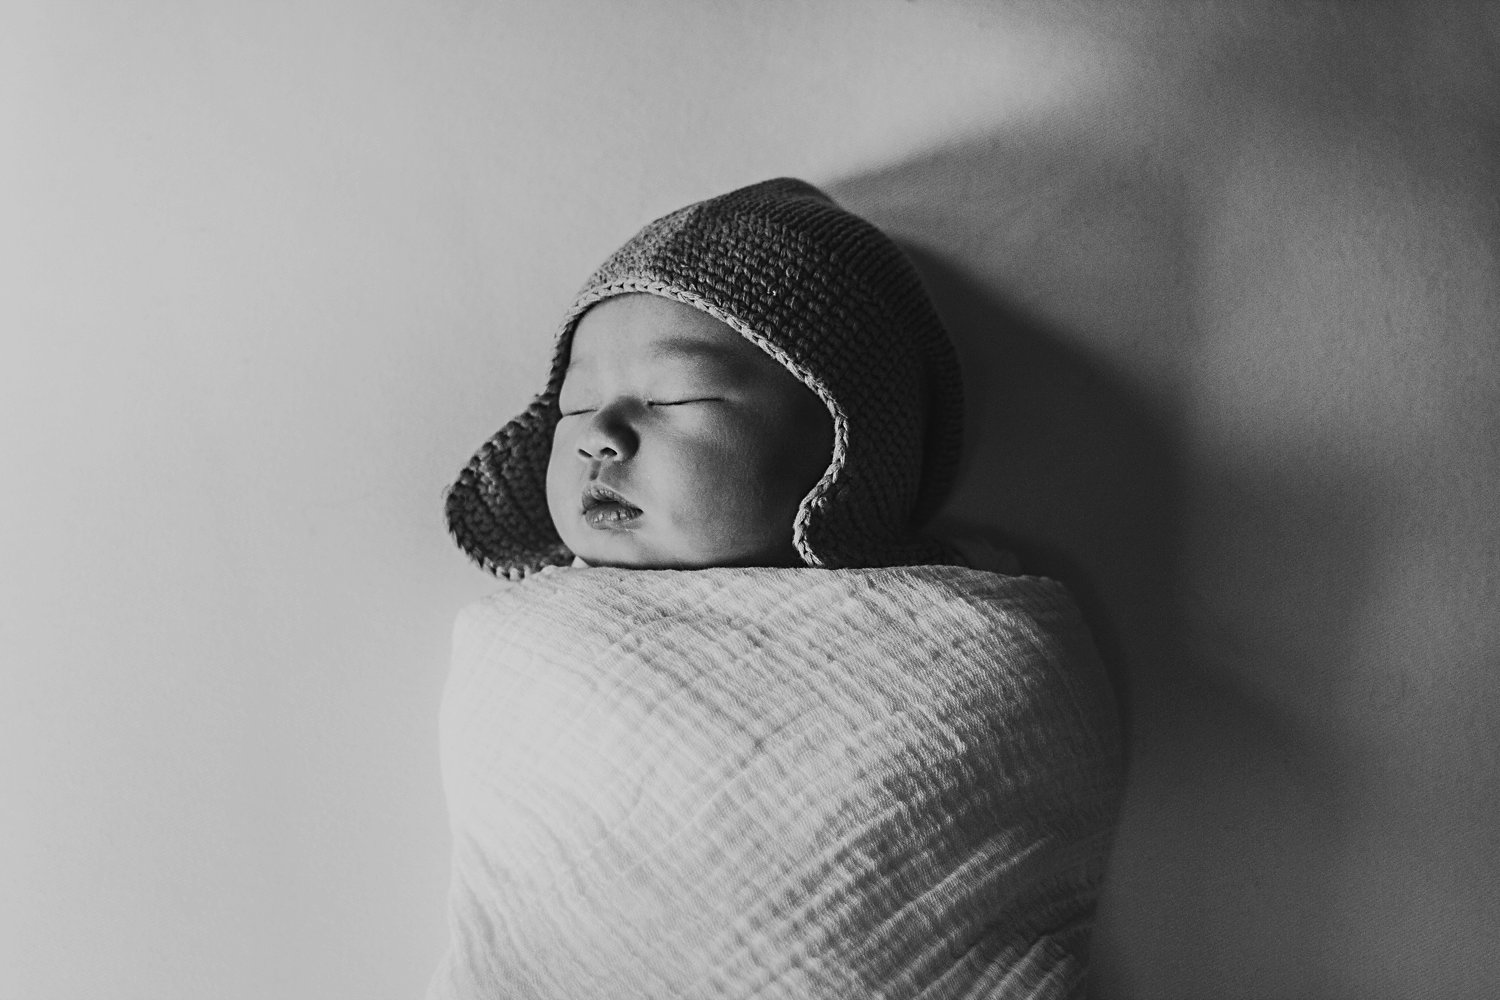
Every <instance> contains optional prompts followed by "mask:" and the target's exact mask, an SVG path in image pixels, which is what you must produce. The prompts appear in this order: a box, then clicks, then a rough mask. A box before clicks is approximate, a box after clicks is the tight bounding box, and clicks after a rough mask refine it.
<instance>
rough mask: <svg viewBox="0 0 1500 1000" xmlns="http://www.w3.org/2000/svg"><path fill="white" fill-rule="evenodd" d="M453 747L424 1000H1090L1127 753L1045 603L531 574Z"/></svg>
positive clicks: (469, 643) (1094, 677) (714, 573)
mask: <svg viewBox="0 0 1500 1000" xmlns="http://www.w3.org/2000/svg"><path fill="white" fill-rule="evenodd" d="M441 724H442V752H443V775H444V785H445V790H446V793H447V796H448V805H449V814H450V815H449V818H450V823H451V825H452V829H453V835H454V846H453V872H452V878H453V882H452V890H451V896H450V912H449V922H450V931H451V933H452V944H451V946H450V949H449V952H448V954H447V955H446V956H445V958H444V960H443V962H442V964H441V966H440V967H439V969H438V971H437V974H436V975H435V976H434V978H433V981H432V984H431V987H430V988H429V992H428V998H429V1000H480V998H485V1000H489V998H506V1000H520V998H537V1000H587V998H601V1000H604V998H608V1000H628V998H636V997H639V998H650V1000H678V998H681V1000H688V998H692V1000H707V998H715V1000H739V998H744V1000H749V998H756V1000H769V998H798V1000H824V998H827V1000H834V998H837V1000H848V998H866V997H881V998H892V1000H895V998H900V1000H909V998H910V1000H915V998H924V1000H938V998H960V997H962V998H981V997H984V998H990V997H1060V996H1074V995H1081V992H1082V985H1083V977H1084V973H1085V969H1086V957H1087V938H1088V932H1089V929H1090V926H1091V919H1092V911H1093V906H1094V902H1095V900H1096V898H1097V894H1098V888H1099V883H1100V880H1101V878H1102V873H1103V866H1104V860H1105V855H1106V851H1107V847H1108V841H1109V836H1110V833H1111V831H1112V828H1113V824H1114V819H1115V815H1116V811H1117V808H1118V800H1119V794H1120V781H1121V776H1120V750H1119V736H1118V730H1117V725H1116V716H1115V708H1114V703H1113V701H1112V699H1111V696H1110V691H1109V687H1108V684H1107V682H1106V679H1105V677H1104V673H1103V671H1102V669H1101V667H1100V665H1099V663H1098V659H1097V657H1096V655H1095V652H1094V649H1093V645H1092V643H1091V640H1090V637H1089V634H1088V631H1087V629H1086V628H1085V627H1084V624H1083V622H1082V620H1081V618H1080V617H1079V614H1078V611H1077V609H1076V607H1075V606H1074V604H1073V602H1072V600H1071V598H1070V597H1069V596H1068V593H1067V591H1066V590H1065V589H1064V588H1063V587H1062V586H1061V585H1060V584H1057V583H1055V582H1053V581H1049V580H1042V579H1039V578H1034V577H1004V576H997V575H995V574H990V573H983V572H979V571H975V570H967V569H961V568H957V567H942V566H923V567H905V568H897V569H871V570H862V569H850V570H812V569H785V570H782V569H711V570H695V571H629V570H613V569H599V568H594V569H554V570H546V571H544V572H542V573H539V574H536V575H533V576H532V577H530V578H528V579H526V580H524V581H521V582H517V583H512V584H509V585H507V586H506V587H505V588H504V589H502V590H501V591H500V592H498V593H496V594H495V595H493V596H492V597H490V598H487V599H485V600H484V601H482V602H480V603H478V604H476V605H474V606H472V607H470V608H468V609H466V610H465V611H464V612H463V613H462V614H461V615H460V617H459V620H458V623H457V626H456V628H455V637H454V661H453V668H452V672H451V674H450V677H449V682H448V687H447V690H446V692H445V695H444V702H443V709H442V720H441Z"/></svg>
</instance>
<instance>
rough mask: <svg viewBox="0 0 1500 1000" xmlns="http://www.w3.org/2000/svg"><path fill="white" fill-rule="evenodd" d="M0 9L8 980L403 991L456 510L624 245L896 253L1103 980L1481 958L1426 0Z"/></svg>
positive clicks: (0, 452) (1495, 393) (1489, 205)
mask: <svg viewBox="0 0 1500 1000" xmlns="http://www.w3.org/2000/svg"><path fill="white" fill-rule="evenodd" d="M1374 6H1375V7H1376V9H1375V10H1374V12H1372V11H1371V7H1370V6H1366V5H1359V6H1357V7H1356V6H1352V5H1342V4H1335V3H1331V2H1330V3H1307V4H1300V5H1297V4H1287V3H1273V2H1269V0H1268V2H1265V3H1253V4H1251V3H1247V4H1227V3H1224V4H1207V3H1205V4H1198V5H1193V6H1192V7H1190V8H1188V9H1187V10H1184V7H1183V5H1175V4H1170V3H1165V2H1160V0H1158V2H1151V3H1141V4H1116V5H1105V4H1090V3H1084V2H1077V3H1072V4H1061V5H1059V4H1050V3H1040V2H1034V0H1029V2H1013V3H1005V2H1002V0H991V2H981V0H968V2H961V0H947V2H937V0H932V2H917V3H911V2H898V0H877V2H868V0H865V2H855V0H842V2H828V3H822V4H817V5H812V4H804V3H799V2H793V0H757V2H750V0H732V2H731V0H716V2H714V3H702V2H697V0H655V2H652V3H649V4H644V3H631V4H626V3H617V2H611V0H573V2H566V3H551V4H543V3H530V4H522V3H518V2H500V0H492V2H489V3H484V2H479V0H447V2H441V3H439V2H429V3H417V2H415V0H408V2H395V0H379V2H361V3H355V2H353V0H328V2H323V3H307V4H293V3H286V2H272V3H257V4H250V3H239V4H228V3H220V4H207V3H201V4H188V3H182V2H167V0H156V2H137V3H131V4H109V3H102V2H93V3H89V2H83V0H73V2H69V0H45V2H43V0H34V2H30V3H27V2H18V0H7V2H6V4H5V5H4V6H3V7H0V136H3V137H4V138H3V142H0V324H3V326H0V335H3V337H4V340H3V346H4V354H3V358H4V361H3V364H0V469H3V470H4V476H5V479H4V491H3V494H0V496H3V497H4V500H3V505H4V506H3V507H0V513H3V515H4V517H3V520H0V566H3V571H0V588H3V592H0V838H3V841H0V997H4V998H6V1000H9V998H10V997H12V996H13V997H17V998H27V1000H32V998H37V1000H65V998H66V1000H72V998H82V997H86V996H109V997H112V998H121V1000H125V998H137V997H139V998H151V1000H177V998H181V1000H188V998H193V1000H197V998H200V997H205V996H213V997H222V998H226V1000H234V998H240V997H244V998H251V997H254V998H277V1000H297V998H324V997H342V996H349V997H362V998H367V997H370V998H373V997H390V998H399V997H411V996H414V995H417V994H418V993H419V992H420V990H421V987H422V985H423V984H424V982H425V979H426V976H427V974H428V972H429V970H430V969H431V967H432V965H433V963H434V962H435V960H436V957H437V954H438V951H439V950H440V948H441V946H442V941H443V934H444V929H443V927H442V923H441V918H442V910H441V903H442V894H443V889H444V879H445V869H444V866H445V861H446V850H447V846H446V841H445V836H446V834H445V829H444V818H443V815H442V803H441V798H440V790H439V787H438V781H437V771H436V733H435V718H436V706H437V698H438V693H439V689H440V685H441V680H442V673H443V670H444V666H445V656H446V644H447V629H448V624H449V621H450V619H451V617H452V614H453V612H454V611H455V610H456V609H457V608H458V607H459V606H460V605H461V604H463V603H464V602H466V601H467V600H469V599H471V598H472V597H474V596H476V595H478V594H480V593H482V592H484V591H485V590H486V589H487V587H488V583H487V580H486V578H485V577H483V576H482V575H480V574H479V573H478V572H477V571H474V570H472V569H470V568H469V567H468V566H467V565H466V563H465V562H464V561H463V559H462V557H461V556H460V555H459V554H458V553H457V551H456V550H455V549H453V548H452V547H451V546H450V545H449V544H448V542H447V540H446V537H445V535H444V532H443V526H442V523H441V517H440V508H441V491H442V489H443V487H444V486H445V485H446V483H447V482H448V480H449V478H450V477H451V475H452V474H453V473H454V472H455V471H456V469H457V468H458V467H459V466H460V465H462V463H463V461H464V460H465V459H466V458H467V456H468V454H469V452H470V451H471V450H472V448H473V447H474V446H476V445H477V444H478V443H479V441H480V440H482V439H483V438H484V437H485V436H486V435H487V434H489V433H490V432H491V431H492V430H493V429H494V428H495V427H496V426H498V425H499V423H501V422H503V420H504V419H505V418H506V417H508V416H509V415H510V414H511V413H512V411H514V410H516V409H517V408H519V406H520V405H521V404H522V403H523V402H524V400H525V399H526V397H527V396H528V395H529V393H530V392H531V391H532V389H533V388H534V387H535V385H536V383H537V380H538V379H539V378H540V377H541V374H542V370H543V365H544V361H545V356H546V353H547V341H548V337H549V336H550V333H551V328H552V325H553V323H554V321H555V319H556V317H557V315H558V313H559V312H560V310H561V309H562V308H563V307H564V306H565V304H566V302H567V301H568V299H569V298H570V295H571V292H572V290H573V289H574V287H575V286H576V285H577V284H578V283H579V282H580V281H581V280H582V278H583V277H584V276H585V275H586V273H587V272H588V270H589V269H590V268H591V267H592V266H593V265H594V264H595V263H597V262H598V260H599V259H600V258H601V257H602V256H603V255H604V254H605V253H607V252H608V251H609V250H610V249H612V248H613V247H614V246H615V245H616V244H617V243H618V242H619V241H620V240H622V239H623V238H624V237H625V236H627V235H629V233H630V232H632V231H633V230H634V229H635V228H636V227H637V226H638V225H640V224H641V223H643V222H644V221H646V220H648V219H649V218H651V217H653V216H654V215H656V214H659V213H660V212H662V211H665V210H667V209H670V208H673V207H676V206H677V205H679V204H681V203H684V202H686V201H689V200H692V199H695V198H698V197H701V196H705V195H708V194H711V193H715V192H718V191H720V190H725V189H727V188H729V187H731V186H734V185H737V184H740V183H745V182H749V181H753V180H758V179H761V178H763V177H766V176H772V175H778V174H795V175H801V176H805V177H807V178H809V179H811V180H814V181H817V182H820V183H823V184H825V185H827V186H829V187H830V188H831V189H832V190H833V191H834V192H836V193H837V194H839V195H840V196H841V197H842V198H843V199H844V200H845V201H846V202H847V203H848V204H850V205H851V206H852V207H855V208H856V209H857V210H859V211H861V212H864V213H865V214H867V215H869V216H870V217H872V218H874V219H876V220H877V221H879V222H881V223H882V224H884V225H886V226H887V227H888V228H890V229H891V230H892V231H893V232H894V233H896V234H897V235H899V236H901V237H902V238H904V239H906V240H908V241H910V242H911V243H912V244H913V245H914V246H915V247H917V248H918V250H919V251H920V252H921V261H922V265H923V267H924V269H925V270H926V271H927V273H928V275H929V277H930V279H931V282H932V285H933V288H934V291H935V293H936V295H937V297H938V299H939V304H940V306H941V308H942V309H943V311H944V313H945V315H946V316H947V317H948V318H949V320H950V322H951V324H952V326H953V328H954V334H955V337H956V339H957V340H958V341H959V343H960V348H961V350H962V352H963V354H964V356H965V359H966V361H967V362H968V367H969V373H970V380H971V389H972V392H971V396H972V397H973V398H972V399H971V403H970V413H971V417H972V418H973V422H974V426H973V428H972V433H971V450H970V456H969V467H968V468H969V471H968V474H967V478H966V479H965V482H964V485H963V488H962V490H961V491H960V494H959V496H958V497H957V498H956V499H955V502H954V505H953V507H954V514H955V516H956V517H958V518H960V519H963V520H968V521H970V522H974V523H977V524H979V525H982V526H984V527H986V528H989V529H991V530H994V531H996V532H998V533H1000V534H1002V535H1005V536H1007V537H1009V538H1011V539H1012V540H1013V541H1015V542H1016V544H1017V545H1018V546H1019V547H1020V548H1021V549H1022V551H1023V552H1025V553H1026V554H1027V555H1028V557H1029V558H1030V559H1031V561H1032V565H1033V566H1035V567H1037V568H1040V569H1043V570H1047V571H1051V572H1056V573H1059V574H1060V575H1063V576H1064V577H1065V578H1067V579H1068V580H1069V582H1071V583H1073V584H1074V585H1075V586H1076V587H1077V588H1078V590H1079V592H1080V594H1081V595H1082V596H1083V598H1084V599H1085V601H1086V603H1087V604H1088V605H1089V607H1090V609H1091V613H1092V614H1093V615H1094V617H1095V619H1096V621H1097V622H1098V624H1099V628H1100V633H1101V638H1102V640H1103V642H1104V644H1105V646H1106V648H1107V649H1108V651H1109V653H1110V656H1111V659H1112V662H1113V663H1114V664H1115V666H1116V668H1117V671H1118V673H1119V675H1120V678H1121V683H1122V686H1123V687H1124V688H1125V689H1126V690H1127V691H1128V699H1129V704H1130V709H1131V713H1130V714H1131V733H1132V749H1133V755H1134V772H1133V776H1132V780H1133V783H1132V788H1131V794H1130V798H1129V801H1128V802H1127V807H1126V814H1125V818H1124V824H1123V826H1122V830H1121V836H1120V841H1119V845H1118V850H1117V852H1116V859H1115V866H1114V869H1113V872H1112V876H1111V883H1110V886H1109V892H1108V894H1107V896H1106V900H1105V904H1104V908H1103V913H1102V917H1103V922H1102V928H1101V933H1100V937H1099V951H1100V956H1099V957H1100V963H1099V964H1100V976H1099V982H1098V984H1097V986H1098V989H1097V992H1098V993H1099V995H1101V996H1105V997H1172V996H1181V997H1201V996H1220V997H1232V996H1243V997H1266V996H1350V997H1356V996H1358V997H1386V996H1388V997H1393V998H1394V997H1405V996H1411V995H1416V994H1418V993H1422V992H1424V990H1425V991H1430V994H1429V995H1433V996H1465V995H1467V996H1478V995H1483V994H1486V993H1494V992H1496V990H1497V987H1500V958H1496V957H1495V954H1494V951H1495V950H1494V948H1493V947H1492V944H1493V942H1494V941H1495V940H1496V939H1497V938H1500V883H1497V878H1500V874H1497V873H1500V833H1497V831H1500V778H1497V774H1500V766H1497V765H1500V760H1497V750H1496V747H1497V745H1500V682H1497V679H1496V677H1497V668H1500V615H1497V595H1500V540H1497V531H1496V529H1495V527H1494V520H1495V519H1494V515H1493V511H1494V510H1495V509H1497V508H1500V449H1497V447H1496V440H1497V431H1500V359H1497V345H1496V338H1495V330H1496V322H1497V319H1500V235H1497V234H1500V208H1497V205H1496V202H1495V198H1494V192H1495V191H1496V190H1497V183H1496V182H1497V181H1500V177H1497V171H1496V167H1495V164H1496V163H1500V155H1497V154H1500V79H1497V70H1496V66H1497V61H1496V53H1497V38H1496V36H1497V32H1500V24H1497V22H1496V18H1495V16H1494V15H1493V14H1485V13H1482V11H1483V8H1482V6H1481V5H1479V4H1474V5H1472V6H1470V7H1461V6H1457V5H1451V6H1450V5H1446V4H1431V3H1429V4H1425V5H1423V4H1418V3H1415V2H1413V3H1409V4H1384V5H1374Z"/></svg>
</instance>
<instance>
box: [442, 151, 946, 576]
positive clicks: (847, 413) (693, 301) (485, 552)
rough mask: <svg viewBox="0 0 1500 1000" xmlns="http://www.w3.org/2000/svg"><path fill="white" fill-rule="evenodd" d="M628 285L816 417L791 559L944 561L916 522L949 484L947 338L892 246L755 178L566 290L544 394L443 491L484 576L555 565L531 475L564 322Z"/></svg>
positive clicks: (540, 462) (544, 455) (550, 401)
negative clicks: (814, 466) (816, 472)
mask: <svg viewBox="0 0 1500 1000" xmlns="http://www.w3.org/2000/svg"><path fill="white" fill-rule="evenodd" d="M637 292H640V293H646V294H651V295H660V296H663V297H665V298H669V299H674V300H676V301H679V302H683V303H686V304H688V305H690V306H693V307H695V308H698V309H701V310H703V311H704V312H706V313H708V314H709V315H711V316H713V317H714V318H716V319H718V320H720V321H721V322H723V323H725V324H727V325H728V326H730V327H731V328H733V329H734V330H736V331H737V332H739V333H740V334H741V335H742V336H744V337H746V338H747V339H749V340H750V341H752V342H753V343H755V344H756V345H758V346H759V347H760V348H761V349H762V350H764V351H765V352H766V353H767V354H769V355H771V356H772V357H773V358H775V359H776V360H777V361H779V362H780V363H781V364H782V365H784V366H785V367H786V368H787V370H788V371H790V372H792V374H794V375H795V376H797V378H798V379H800V380H801V381H802V382H803V383H804V384H805V385H807V386H808V387H809V388H810V389H812V391H813V392H815V393H816V394H817V395H818V397H819V398H820V399H821V400H822V401H823V403H824V405H826V406H827V407H828V411H829V413H830V414H831V415H832V417H833V425H834V446H833V454H832V456H831V460H830V463H829V466H828V469H827V471H826V472H825V474H824V475H823V477H822V478H821V479H820V480H819V482H818V483H817V485H816V486H814V487H813V489H812V490H811V491H810V492H809V493H808V495H807V496H806V497H805V498H804V499H803V501H802V503H801V506H800V508H799V510H798V513H797V517H796V520H795V523H794V525H793V538H792V541H793V545H794V547H795V548H796V550H797V553H798V555H799V556H800V557H801V558H802V560H803V562H804V563H805V564H806V565H808V566H821V567H830V568H836V567H847V566H894V565H912V564H921V563H953V562H961V561H962V560H961V559H959V558H958V557H957V556H956V555H955V554H954V553H953V551H952V550H951V549H950V548H949V547H948V546H946V545H944V544H942V543H939V542H937V541H935V540H932V539H929V538H926V537H924V536H923V535H922V534H921V533H920V528H921V526H922V525H923V523H925V522H926V521H927V519H928V518H930V517H931V516H932V515H933V514H934V513H935V512H936V510H937V508H938V506H939V505H940V504H941V503H942V501H943V499H944V498H945V496H946V495H947V492H948V489H949V487H950V485H951V483H952V480H953V475H954V471H955V465H956V463H957V459H958V449H959V443H960V436H961V430H962V422H963V388H962V380H961V378H960V375H959V369H958V362H957V358H956V356H955V354H954V351H953V347H952V344H951V343H950V342H949V340H948V337H947V333H946V332H945V331H944V329H943V326H942V323H941V321H940V320H939V319H938V317H937V314H936V312H935V311H934V310H933V308H932V304H931V302H930V300H929V299H928V297H927V293H926V291H925V290H924V289H923V287H922V282H921V280H920V278H919V277H918V276H917V273H916V271H915V269H914V268H913V267H912V265H911V263H910V261H909V260H908V259H907V258H906V255H905V254H904V253H902V251H901V250H900V248H899V247H897V246H896V245H895V243H893V242H892V241H891V240H890V239H889V238H887V237H886V236H885V235H884V234H883V233H881V232H880V230H878V229H877V228H875V227H874V226H873V225H871V224H870V223H868V222H866V221H865V220H863V219H861V218H859V217H858V216H856V215H853V214H851V213H850V212H847V211H845V210H844V209H842V208H840V207H839V206H837V205H836V204H834V203H833V201H831V200H830V199H829V198H828V196H827V195H825V194H823V193H822V192H821V191H819V190H818V189H817V188H815V187H813V186H812V185H810V184H807V183H806V182H804V181H799V180H794V179H790V178H782V179H778V180H772V181H765V182H763V183H760V184H756V185H752V186H750V187H746V188H741V189H739V190H737V191H732V192H730V193H729V194H725V195H721V196H719V197H717V198H711V199H709V200H707V201H703V202H699V203H697V204H694V205H689V206H688V207H686V208H683V209H680V210H678V211H676V212H673V213H671V214H670V215H667V216H664V217H663V218H660V219H658V220H656V221H655V222H652V223H651V224H650V225H648V226H646V227H645V228H644V229H642V230H641V231H640V232H639V233H637V234H636V235H635V236H634V237H633V238H632V239H631V240H630V241H629V242H627V243H626V244H625V245H624V246H623V247H621V248H620V249H619V250H617V251H616V252H615V253H614V254H613V255H611V256H610V258H609V259H608V260H606V261H605V262H604V264H603V265H602V266H600V268H599V269H598V270H597V271H596V272H595V273H594V274H593V276H592V277H590V279H589V280H588V282H587V283H586V284H585V285H584V287H583V290H582V291H581V292H580V293H579V295H578V297H577V299H576V300H575V301H574V303H573V305H572V307H571V308H570V309H569V310H568V312H567V314H566V315H565V317H564V319H563V322H562V325H561V327H560V328H559V331H558V334H557V340H556V349H555V352H554V354H553V362H552V369H551V373H550V376H549V378H548V381H547V386H546V388H545V389H544V390H543V391H542V392H541V393H539V394H538V395H537V396H536V398H535V399H534V400H533V401H532V403H531V405H530V406H528V407H527V408H526V410H525V411H524V412H523V413H521V414H520V415H519V416H517V417H516V418H515V419H513V420H511V421H510V422H509V423H507V424H506V425H505V426H504V427H502V428H501V429H500V431H499V432H498V433H497V434H495V436H494V437H492V438H491V439H490V440H489V441H487V442H485V444H484V446H483V447H481V448H480V450H479V452H478V453H477V454H476V455H475V456H474V458H473V459H472V460H471V461H470V462H469V464H468V466H467V467H466V468H465V469H464V470H463V472H462V473H461V474H460V476H459V478H458V481H457V482H456V483H454V485H453V486H452V487H451V488H450V489H449V491H448V497H447V516H448V524H449V528H450V530H451V531H452V533H453V536H454V539H455V540H456V541H457V542H458V544H459V546H460V547H461V548H462V549H463V550H464V551H465V552H467V553H468V554H469V556H470V557H471V558H473V559H474V560H475V561H476V562H477V563H479V565H480V566H482V567H484V568H485V569H487V570H489V571H490V572H492V573H496V574H500V575H506V576H510V577H519V576H523V575H525V574H527V573H530V572H533V571H535V570H537V569H539V568H541V567H543V566H555V565H565V564H567V563H569V562H571V560H572V557H573V556H572V553H571V552H569V551H568V549H567V547H566V546H564V545H563V543H562V541H561V539H560V538H559V537H558V535H557V532H556V529H555V528H554V527H553V525H552V520H551V517H550V516H549V514H548V512H547V503H546V471H547V462H548V458H549V456H550V451H551V443H552V432H553V429H554V428H555V427H556V425H557V421H558V419H559V416H560V413H559V410H558V404H557V397H558V391H559V389H560V388H561V385H562V381H563V376H564V375H565V374H566V372H567V366H568V355H569V349H570V346H571V343H572V337H573V331H574V329H575V328H576V326H577V323H578V320H579V318H580V317H581V316H582V315H583V313H584V312H585V311H586V310H587V309H588V308H589V307H590V306H593V305H594V304H596V303H598V302H600V301H602V300H604V299H607V298H610V297H612V296H616V295H625V294H630V293H637Z"/></svg>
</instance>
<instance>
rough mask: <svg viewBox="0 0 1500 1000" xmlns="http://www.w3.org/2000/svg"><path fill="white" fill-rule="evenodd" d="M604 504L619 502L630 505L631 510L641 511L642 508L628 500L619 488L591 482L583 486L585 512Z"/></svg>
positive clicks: (622, 504) (625, 505) (626, 505)
mask: <svg viewBox="0 0 1500 1000" xmlns="http://www.w3.org/2000/svg"><path fill="white" fill-rule="evenodd" d="M604 504H619V505H621V506H624V507H629V508H630V509H631V510H633V511H636V512H637V513H639V512H640V508H639V507H637V506H636V505H635V504H633V503H631V502H630V501H629V500H626V499H625V497H624V495H623V494H621V493H620V492H619V491H617V490H612V489H610V488H609V487H608V486H605V485H604V484H603V483H589V484H588V485H587V486H585V487H584V488H583V512H584V513H585V514H587V513H588V512H589V511H591V510H593V509H594V508H595V507H600V506H603V505H604Z"/></svg>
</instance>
